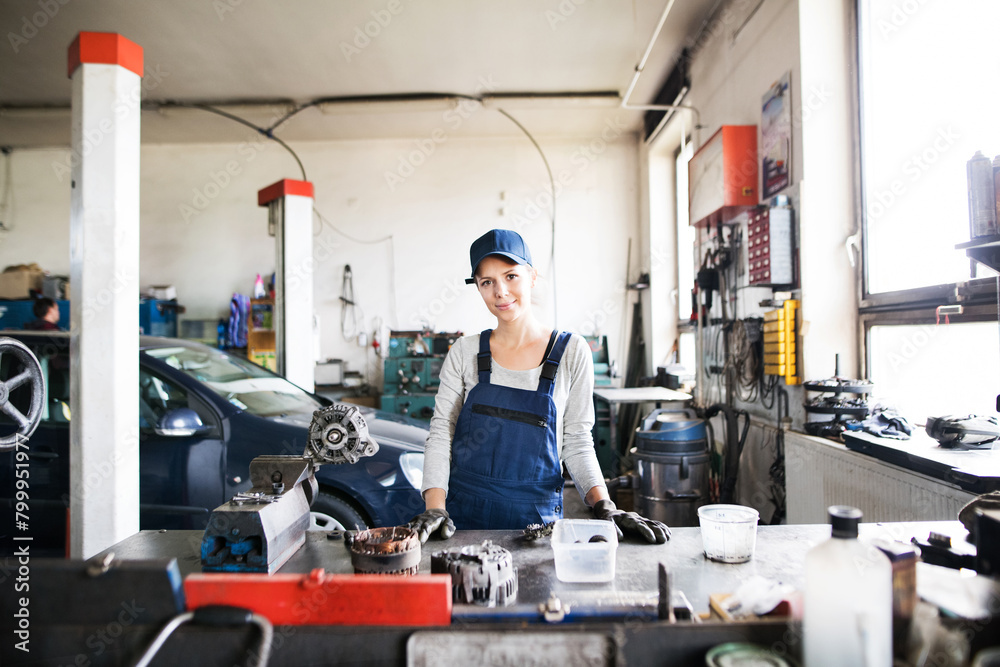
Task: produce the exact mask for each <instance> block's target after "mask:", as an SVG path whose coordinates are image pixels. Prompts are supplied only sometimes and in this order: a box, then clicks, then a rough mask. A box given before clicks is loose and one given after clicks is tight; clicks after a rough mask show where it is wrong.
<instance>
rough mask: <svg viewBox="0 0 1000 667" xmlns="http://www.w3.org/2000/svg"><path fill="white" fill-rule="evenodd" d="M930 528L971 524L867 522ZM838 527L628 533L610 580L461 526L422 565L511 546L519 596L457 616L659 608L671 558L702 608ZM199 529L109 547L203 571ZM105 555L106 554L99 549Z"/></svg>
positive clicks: (459, 609) (800, 555) (331, 566)
mask: <svg viewBox="0 0 1000 667" xmlns="http://www.w3.org/2000/svg"><path fill="white" fill-rule="evenodd" d="M930 530H934V531H936V532H941V533H947V534H951V535H953V536H954V537H956V538H958V539H956V542H959V543H960V542H962V541H963V540H964V536H965V534H966V531H965V529H964V528H963V527H962V525H961V524H960V523H958V522H957V521H953V522H917V523H893V524H862V526H861V536H862V538H871V537H886V538H892V539H899V540H904V541H909V539H910V537H914V536H916V537H919V538H921V539H926V538H927V534H928V532H929V531H930ZM829 535H830V527H829V526H825V525H806V526H759V527H758V530H757V546H756V550H755V553H754V557H753V558H752V559H751V560H750V561H749V562H746V563H740V564H726V563H718V562H715V561H711V560H708V559H707V558H706V557H705V556H704V553H703V552H702V542H701V533H700V529H699V528H674V529H673V535H672V537H671V539H670V541H668V542H667V543H666V544H659V545H653V544H645V543H642V542H639V541H638V540H636V538H632V537H629V538H626V539H625V540H623V541H622V542H620V543H619V545H618V550H617V555H616V573H615V578H614V581H611V582H608V583H604V584H578V583H564V582H561V581H559V580H558V579H557V578H556V574H555V564H554V560H553V553H552V547H551V543H550V540H549V538H542V539H540V540H538V541H534V542H532V541H528V540H526V539H525V538H524V537H523V536H522V535H521V533H520V531H461V530H460V531H458V532H456V533H455V535H454V536H453V537H452V538H451V539H449V540H436V539H433V538H432V539H431V540H429V541H428V542H427V543H426V544H425V545H424V546H423V549H422V554H421V560H420V572H421V573H429V572H430V556H431V553H433V552H435V551H439V550H441V549H447V548H453V547H460V546H464V545H469V544H471V545H475V544H480V543H481V542H483V541H484V540H492V541H493V542H494V543H495V544H498V545H500V546H502V547H504V548H505V549H508V550H509V551H510V552H511V554H512V556H513V559H514V565H515V566H516V567H517V569H518V596H517V604H516V605H513V606H511V607H507V608H504V609H486V608H483V607H474V606H471V605H456V606H455V611H454V614H455V617H456V618H463V617H464V618H469V619H471V618H472V617H477V618H478V617H484V616H485V617H490V616H492V617H494V619H495V620H500V619H502V618H503V617H504V616H521V617H525V616H532V617H537V616H538V605H539V604H541V603H543V602H545V601H546V600H547V599H548V597H549V594H550V593H552V592H554V593H555V594H556V596H558V597H559V599H560V600H562V601H563V602H565V603H569V604H570V605H571V606H573V607H575V608H577V609H580V610H584V609H587V610H592V612H593V613H594V614H596V615H600V614H601V610H602V609H603V610H606V611H607V612H608V613H609V614H612V613H620V610H621V609H622V608H629V609H631V610H632V611H633V612H634V613H635V614H636V615H639V616H641V615H643V613H644V612H648V613H650V614H653V615H655V613H656V606H657V601H658V587H657V566H658V564H659V563H664V564H665V565H666V566H667V570H668V572H669V573H670V576H671V587H672V588H673V589H674V590H681V591H683V592H684V593H685V595H687V597H688V599H689V600H690V601H691V603H692V606H693V607H694V610H695V612H699V613H701V612H707V611H708V596H709V594H710V593H729V592H732V591H734V590H736V588H738V587H739V585H740V583H741V582H743V581H745V580H746V579H748V578H749V577H751V576H753V575H759V576H762V577H766V578H768V579H774V580H779V581H782V582H785V583H788V584H791V585H792V586H794V587H795V588H797V589H801V588H802V586H803V584H804V583H805V581H804V574H803V562H804V559H805V554H806V552H807V551H808V550H809V549H810V548H811V547H812V546H813V545H815V544H817V543H818V542H820V541H822V540H824V539H826V538H828V537H829ZM201 536H202V533H201V532H198V531H160V532H157V531H142V532H140V533H138V534H136V535H133V536H132V537H130V538H128V539H126V540H124V541H122V542H120V543H119V544H117V545H115V546H114V547H112V548H110V549H108V550H106V551H105V552H103V554H107V553H114V556H115V558H116V559H123V560H142V559H152V558H169V557H176V558H177V562H178V566H179V568H180V571H181V574H182V575H184V576H186V575H188V574H190V573H192V572H201V562H200V557H199V554H200V547H201ZM99 557H100V556H99ZM315 568H322V569H323V570H325V571H326V572H328V573H332V574H350V573H352V572H353V570H352V568H351V561H350V554H349V553H348V551H347V549H346V548H345V546H344V543H343V541H330V540H328V539H327V537H326V533H321V532H313V533H309V534H308V538H307V540H306V543H305V545H304V546H303V547H302V548H301V549H300V550H299V551H298V552H296V553H295V555H293V556H292V557H291V558H290V559H289V560H288V562H287V563H285V565H284V566H283V567H281V569H279V570H278V571H279V572H281V573H286V574H287V573H301V574H307V573H309V572H310V571H312V570H313V569H315Z"/></svg>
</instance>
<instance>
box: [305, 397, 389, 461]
mask: <svg viewBox="0 0 1000 667" xmlns="http://www.w3.org/2000/svg"><path fill="white" fill-rule="evenodd" d="M377 451H378V443H377V442H375V441H374V440H373V439H371V438H370V437H369V436H368V424H367V423H366V422H365V418H364V417H362V416H361V411H360V410H359V409H358V408H357V407H356V406H353V405H344V404H342V403H337V404H334V405H331V406H330V407H328V408H323V409H322V410H317V411H316V412H314V413H313V419H312V423H311V424H310V425H309V442H308V443H307V444H306V452H305V455H306V456H307V457H309V458H311V459H313V460H314V461H315V462H316V464H317V465H322V464H325V463H333V464H340V463H357V462H358V460H359V459H360V458H361V457H363V456H372V455H374V454H375V452H377Z"/></svg>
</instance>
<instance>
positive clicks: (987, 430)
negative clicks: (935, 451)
mask: <svg viewBox="0 0 1000 667" xmlns="http://www.w3.org/2000/svg"><path fill="white" fill-rule="evenodd" d="M925 428H926V430H927V435H929V436H930V437H932V438H934V439H935V440H937V441H938V442H939V443H940V444H941V446H942V447H948V448H957V449H989V448H990V446H991V445H992V444H993V443H994V442H996V441H997V440H998V439H1000V425H998V424H997V418H996V417H995V416H992V415H990V416H985V415H961V416H959V415H947V416H944V417H928V418H927V424H926V426H925Z"/></svg>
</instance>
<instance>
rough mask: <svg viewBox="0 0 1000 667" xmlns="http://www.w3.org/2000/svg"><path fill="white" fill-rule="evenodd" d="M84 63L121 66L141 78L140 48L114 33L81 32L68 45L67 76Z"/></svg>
mask: <svg viewBox="0 0 1000 667" xmlns="http://www.w3.org/2000/svg"><path fill="white" fill-rule="evenodd" d="M84 63H99V64H102V65H121V66H122V67H124V68H125V69H127V70H129V71H130V72H135V73H136V74H138V75H139V76H140V77H141V76H142V47H141V46H139V45H138V44H136V43H135V42H133V41H131V40H129V39H125V38H124V37H122V36H121V35H119V34H118V33H114V32H81V33H80V34H78V35H77V36H76V39H74V40H73V43H72V44H70V45H69V74H68V76H69V77H70V78H72V77H73V72H75V71H76V69H77V68H78V67H79V66H80V65H82V64H84Z"/></svg>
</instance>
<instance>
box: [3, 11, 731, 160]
mask: <svg viewBox="0 0 1000 667" xmlns="http://www.w3.org/2000/svg"><path fill="white" fill-rule="evenodd" d="M669 1H670V0H632V1H631V2H629V1H628V0H493V1H487V0H422V1H420V2H418V1H417V0H288V1H286V2H265V1H264V0H169V1H168V0H86V1H82V0H4V1H3V2H2V3H0V35H4V36H5V39H4V41H5V42H7V43H6V44H3V45H0V145H9V146H14V147H33V146H65V145H68V144H69V141H70V113H69V109H68V107H69V102H70V93H71V87H70V80H69V79H68V78H67V76H66V58H67V56H66V54H67V47H68V46H69V44H70V42H71V41H72V40H73V38H74V37H75V36H76V34H77V33H78V32H80V31H83V30H90V31H105V32H117V33H120V34H122V35H124V36H125V37H127V38H129V39H131V40H132V41H134V42H137V43H138V44H139V45H140V46H142V47H143V49H144V55H145V69H146V75H145V77H144V79H143V89H144V97H143V99H144V104H145V105H146V106H145V108H146V110H145V111H144V112H143V118H142V137H143V142H144V143H174V142H192V143H197V142H228V141H245V140H246V139H247V131H248V130H247V128H246V127H244V126H241V125H239V124H238V123H236V122H233V121H231V120H227V119H225V118H221V117H219V116H216V115H212V114H210V113H207V112H205V111H202V110H199V109H190V108H178V107H176V106H169V105H167V104H162V103H177V102H180V103H209V104H213V105H215V106H218V107H222V108H224V109H225V110H226V111H228V112H230V113H233V114H235V115H237V116H240V117H241V118H245V119H247V120H248V121H250V122H252V123H254V124H255V125H258V126H261V127H267V126H270V125H272V124H273V123H274V121H275V119H278V118H281V117H283V116H284V115H285V114H287V113H288V112H289V111H290V110H292V109H294V108H295V107H296V106H298V105H301V104H303V103H306V102H309V101H312V100H315V99H317V98H327V97H336V98H342V97H355V96H357V97H366V96H391V95H413V94H421V93H447V94H459V95H472V96H481V95H490V94H492V95H499V96H505V95H510V94H515V95H517V97H513V98H510V99H503V100H502V101H494V100H489V101H487V102H486V103H485V104H484V105H482V106H480V105H478V104H477V103H473V102H469V101H466V102H461V101H458V100H455V99H450V100H440V99H432V100H426V101H421V102H405V103H404V102H398V101H389V102H387V101H378V102H372V101H363V102H356V103H351V104H343V103H335V104H324V105H317V106H313V107H310V108H308V109H306V110H304V111H301V112H300V113H298V114H296V115H295V116H294V117H293V118H291V119H290V120H288V121H287V122H285V123H283V124H282V125H281V126H280V128H279V129H277V130H276V131H275V133H276V135H277V136H279V137H280V138H282V139H283V140H285V141H307V140H344V139H371V138H402V137H421V136H429V135H430V134H431V132H432V131H434V130H435V129H437V128H441V129H446V130H447V131H448V132H449V133H450V134H458V135H466V136H508V135H513V134H517V133H518V132H519V130H518V129H517V128H516V126H515V125H514V124H513V123H512V122H511V121H510V120H509V119H507V118H505V117H504V116H503V115H502V114H500V113H498V112H497V111H495V110H494V109H493V108H492V107H494V106H496V107H501V108H503V109H504V110H505V111H507V112H508V113H510V114H511V115H512V116H514V117H515V118H516V119H517V120H518V121H520V122H521V123H522V124H523V125H524V126H525V127H526V128H528V129H529V130H530V131H531V132H532V133H534V134H537V135H543V136H560V135H564V136H581V135H584V136H585V135H588V134H598V133H600V131H601V129H602V128H603V127H604V124H605V123H607V122H609V121H611V120H612V119H615V120H616V122H617V123H618V124H619V125H620V124H621V123H622V122H623V119H624V122H625V123H626V124H627V125H628V127H629V129H630V130H637V129H638V128H639V127H640V123H641V117H642V113H641V112H639V111H627V110H623V109H621V108H620V107H619V103H618V101H617V100H616V99H615V97H614V95H624V93H625V91H626V89H627V88H628V85H629V83H630V81H631V79H632V75H633V71H634V68H635V66H636V64H637V63H638V61H639V59H640V58H641V57H642V54H643V52H644V51H645V49H646V45H647V44H648V42H649V39H650V37H651V35H652V33H653V31H654V28H655V26H656V23H657V21H658V20H659V17H660V15H661V13H662V11H663V9H664V7H665V6H666V5H667V4H668V2H669ZM718 2H719V0H677V1H676V2H673V4H672V6H671V9H670V12H669V14H668V18H667V21H666V23H665V25H664V28H663V30H662V32H661V33H660V36H659V38H658V40H657V41H656V44H655V46H654V48H653V51H652V53H651V54H650V58H649V61H648V63H647V65H646V69H645V70H644V72H643V74H642V76H641V78H640V79H639V82H638V85H637V86H636V88H635V91H634V92H633V94H632V97H631V100H630V101H631V102H632V103H639V104H641V103H648V102H650V101H651V100H652V99H653V97H654V96H655V94H656V91H657V90H658V89H659V88H660V86H661V85H662V82H663V80H664V78H665V77H666V75H667V74H668V73H669V71H670V70H671V68H672V67H673V64H674V62H675V60H676V58H677V55H678V54H679V53H680V50H681V49H682V48H683V47H684V46H688V45H690V44H691V43H693V42H694V40H695V38H696V37H697V36H698V34H699V33H700V32H701V30H702V27H703V26H704V24H705V23H706V21H707V19H708V18H709V16H710V15H711V14H712V12H713V11H714V9H715V7H716V5H717V4H718ZM563 93H569V94H570V95H567V96H565V97H563V96H559V97H556V98H553V97H551V96H552V95H553V94H563ZM602 93H611V95H604V96H596V97H588V95H594V94H598V95H599V94H602ZM532 95H533V96H534V97H531V96H532ZM456 125H457V127H456Z"/></svg>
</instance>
